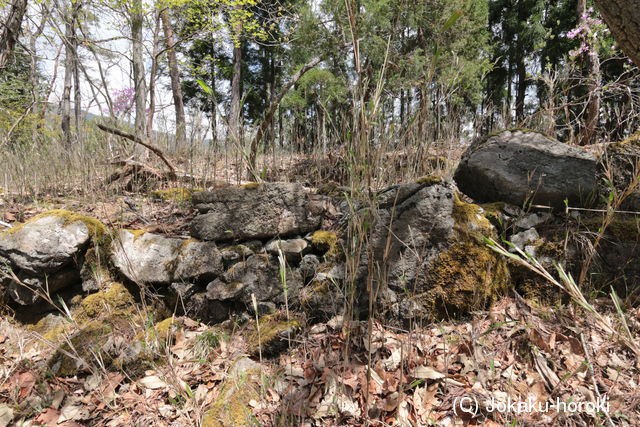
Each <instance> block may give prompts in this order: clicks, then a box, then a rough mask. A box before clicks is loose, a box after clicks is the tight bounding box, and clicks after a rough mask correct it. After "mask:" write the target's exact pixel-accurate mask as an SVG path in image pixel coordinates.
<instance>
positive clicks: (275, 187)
mask: <svg viewBox="0 0 640 427" xmlns="http://www.w3.org/2000/svg"><path fill="white" fill-rule="evenodd" d="M193 201H194V204H195V207H196V208H197V209H198V211H200V212H201V213H202V214H201V215H199V216H197V217H196V218H195V219H194V220H193V222H192V224H191V235H192V236H194V237H196V238H198V239H202V240H213V241H227V240H234V239H237V240H252V239H268V238H272V237H276V236H282V237H285V236H290V235H293V234H304V233H307V232H309V231H312V230H315V229H317V228H319V226H320V223H321V221H322V218H323V215H324V212H325V205H326V203H328V201H327V199H326V198H325V197H323V196H317V195H312V194H309V192H308V191H307V190H306V189H305V188H304V187H302V186H301V185H299V184H285V183H264V184H249V185H244V186H229V187H224V188H219V189H215V190H212V191H203V192H200V193H196V194H194V196H193Z"/></svg>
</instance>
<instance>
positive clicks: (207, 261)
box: [111, 230, 223, 285]
mask: <svg viewBox="0 0 640 427" xmlns="http://www.w3.org/2000/svg"><path fill="white" fill-rule="evenodd" d="M111 261H112V263H113V265H114V266H115V267H116V268H117V269H118V271H120V273H122V274H123V275H124V276H126V277H127V278H128V279H129V280H131V281H134V282H140V283H148V284H157V285H169V284H170V283H172V282H180V281H184V282H206V281H209V280H212V279H213V278H214V277H216V276H217V275H219V274H220V273H222V271H223V267H222V257H221V255H220V251H219V250H218V248H217V246H216V245H215V244H214V243H211V242H199V241H196V240H193V239H188V240H183V239H173V238H167V237H163V236H160V235H157V234H152V233H144V232H132V231H128V230H121V231H120V232H119V233H118V234H117V236H116V238H115V239H114V241H113V242H112V245H111Z"/></svg>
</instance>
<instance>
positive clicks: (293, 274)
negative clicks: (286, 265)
mask: <svg viewBox="0 0 640 427" xmlns="http://www.w3.org/2000/svg"><path fill="white" fill-rule="evenodd" d="M286 278H287V291H288V298H289V302H290V303H292V302H294V301H296V300H297V298H298V295H299V290H300V287H301V284H302V278H301V277H300V272H299V271H298V270H297V269H287V274H286ZM252 294H254V295H255V297H256V300H257V301H270V302H273V303H276V304H282V303H284V288H283V284H282V282H281V279H280V266H279V265H278V262H277V260H275V259H273V257H271V256H270V255H266V254H264V255H252V256H250V257H249V258H248V259H247V260H246V261H243V262H239V263H237V264H235V265H233V266H232V267H231V268H230V269H229V270H227V271H226V272H225V273H224V274H223V275H222V276H221V277H219V278H218V279H217V280H214V281H212V282H211V283H209V285H207V297H208V298H209V299H211V300H217V301H239V302H242V303H244V304H245V305H246V306H251V303H252V302H251V295H252Z"/></svg>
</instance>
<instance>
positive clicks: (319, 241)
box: [310, 230, 338, 256]
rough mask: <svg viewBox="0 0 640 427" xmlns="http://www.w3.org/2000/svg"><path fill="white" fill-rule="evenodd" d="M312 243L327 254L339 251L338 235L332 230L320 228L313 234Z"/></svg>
mask: <svg viewBox="0 0 640 427" xmlns="http://www.w3.org/2000/svg"><path fill="white" fill-rule="evenodd" d="M310 240H311V244H312V245H313V246H314V248H315V249H316V250H318V251H320V252H324V253H325V255H327V256H332V255H336V254H337V253H338V236H337V235H336V233H332V232H331V231H325V230H318V231H316V232H315V233H313V234H312V235H311V239H310Z"/></svg>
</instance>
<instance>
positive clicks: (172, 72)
mask: <svg viewBox="0 0 640 427" xmlns="http://www.w3.org/2000/svg"><path fill="white" fill-rule="evenodd" d="M160 19H162V28H163V30H164V37H165V42H166V44H167V59H168V62H169V77H170V78H171V92H172V94H173V106H174V108H175V110H176V150H178V149H179V148H180V147H182V146H183V145H184V143H185V140H186V134H187V130H186V129H187V125H186V119H185V114H184V100H183V97H182V87H181V85H180V70H179V69H178V58H177V56H176V51H175V45H176V41H175V38H174V36H173V29H172V28H171V23H170V22H169V13H168V12H167V9H165V10H163V11H162V12H160Z"/></svg>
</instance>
